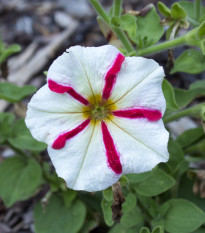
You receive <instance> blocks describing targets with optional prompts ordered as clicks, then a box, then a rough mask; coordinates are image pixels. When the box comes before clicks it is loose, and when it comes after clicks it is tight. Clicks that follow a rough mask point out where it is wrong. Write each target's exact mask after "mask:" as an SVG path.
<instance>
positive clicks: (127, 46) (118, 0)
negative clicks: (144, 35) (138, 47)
mask: <svg viewBox="0 0 205 233" xmlns="http://www.w3.org/2000/svg"><path fill="white" fill-rule="evenodd" d="M121 2H122V0H115V14H116V13H117V14H120V13H121ZM90 3H91V4H92V5H93V7H94V8H95V10H96V11H97V13H98V14H99V15H100V16H101V17H102V19H103V20H104V21H105V22H106V23H107V25H108V27H110V29H111V30H112V31H113V32H114V33H115V34H116V35H117V36H118V38H119V39H120V41H121V42H122V44H123V46H124V47H125V49H126V50H127V52H128V53H130V52H135V49H134V48H133V46H132V44H131V42H130V41H129V39H128V38H127V36H126V34H125V33H124V32H123V31H122V30H121V29H120V27H117V26H114V25H111V23H110V17H109V16H108V14H107V13H106V11H105V10H104V9H103V7H102V6H101V4H100V3H99V2H98V1H97V0H90Z"/></svg>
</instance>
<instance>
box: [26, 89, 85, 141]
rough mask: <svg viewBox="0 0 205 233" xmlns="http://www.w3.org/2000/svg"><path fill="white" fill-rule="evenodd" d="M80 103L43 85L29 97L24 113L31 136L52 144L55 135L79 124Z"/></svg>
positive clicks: (81, 115)
mask: <svg viewBox="0 0 205 233" xmlns="http://www.w3.org/2000/svg"><path fill="white" fill-rule="evenodd" d="M81 112H82V105H81V104H80V103H79V102H78V101H77V100H75V99H74V98H72V97H71V96H70V95H69V94H67V93H65V94H56V93H54V92H52V91H50V90H49V88H48V86H47V85H45V86H43V87H42V88H41V89H40V90H39V91H38V92H37V93H36V94H35V95H34V96H33V98H32V99H31V101H30V103H29V104H28V111H27V114H26V119H25V122H26V125H27V127H28V128H29V129H30V131H31V134H32V136H33V137H34V138H35V139H37V140H39V141H42V142H45V143H47V144H48V145H52V143H53V142H54V140H55V139H56V137H57V136H58V135H59V134H60V133H62V132H64V131H68V130H71V129H73V128H75V127H76V126H78V125H79V124H81V123H82V122H83V121H84V120H85V118H84V117H83V114H82V113H81Z"/></svg>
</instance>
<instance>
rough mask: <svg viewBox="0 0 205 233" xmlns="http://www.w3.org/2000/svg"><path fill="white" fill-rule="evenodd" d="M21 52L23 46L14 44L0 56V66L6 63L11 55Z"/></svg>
mask: <svg viewBox="0 0 205 233" xmlns="http://www.w3.org/2000/svg"><path fill="white" fill-rule="evenodd" d="M20 51H21V46H20V45H18V44H13V45H11V46H9V47H8V48H7V49H4V50H3V51H2V52H1V54H0V64H1V63H2V62H4V61H6V59H7V58H8V57H10V56H11V55H13V54H15V53H18V52H20Z"/></svg>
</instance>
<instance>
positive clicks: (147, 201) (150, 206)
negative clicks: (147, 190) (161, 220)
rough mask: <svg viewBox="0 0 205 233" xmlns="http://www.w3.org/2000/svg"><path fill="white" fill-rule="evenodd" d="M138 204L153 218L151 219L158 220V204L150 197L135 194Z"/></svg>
mask: <svg viewBox="0 0 205 233" xmlns="http://www.w3.org/2000/svg"><path fill="white" fill-rule="evenodd" d="M137 198H138V200H139V202H140V203H141V204H142V205H143V207H144V208H145V209H146V210H147V211H148V213H149V214H150V215H151V216H152V217H153V219H155V218H158V214H159V213H158V208H159V207H158V203H157V202H156V200H155V199H153V198H152V197H146V196H144V195H140V194H137Z"/></svg>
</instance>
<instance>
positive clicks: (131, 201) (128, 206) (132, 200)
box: [122, 193, 137, 213]
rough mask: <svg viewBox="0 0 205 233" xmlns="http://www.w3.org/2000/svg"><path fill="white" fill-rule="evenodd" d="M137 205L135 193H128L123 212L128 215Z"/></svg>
mask: <svg viewBox="0 0 205 233" xmlns="http://www.w3.org/2000/svg"><path fill="white" fill-rule="evenodd" d="M136 203H137V198H136V196H135V195H134V194H133V193H128V195H127V196H126V197H125V202H124V203H123V204H122V212H123V213H127V212H129V211H130V210H132V209H133V208H134V207H135V206H136Z"/></svg>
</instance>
